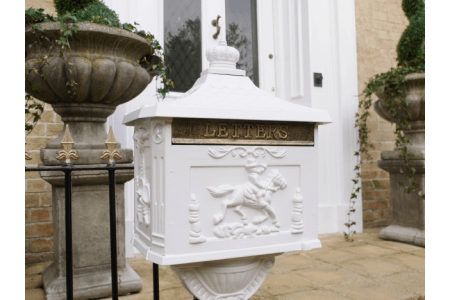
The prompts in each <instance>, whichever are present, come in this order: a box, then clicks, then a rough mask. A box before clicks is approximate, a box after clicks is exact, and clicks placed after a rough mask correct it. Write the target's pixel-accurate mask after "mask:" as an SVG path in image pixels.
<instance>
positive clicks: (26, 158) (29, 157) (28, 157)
mask: <svg viewBox="0 0 450 300" xmlns="http://www.w3.org/2000/svg"><path fill="white" fill-rule="evenodd" d="M26 145H27V141H26V140H25V146H26ZM31 159H33V158H32V157H31V155H30V153H28V151H27V150H25V160H31Z"/></svg>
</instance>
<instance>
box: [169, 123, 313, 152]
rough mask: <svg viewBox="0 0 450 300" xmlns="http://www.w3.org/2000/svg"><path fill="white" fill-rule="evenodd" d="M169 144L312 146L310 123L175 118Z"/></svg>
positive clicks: (311, 125) (311, 126)
mask: <svg viewBox="0 0 450 300" xmlns="http://www.w3.org/2000/svg"><path fill="white" fill-rule="evenodd" d="M172 144H209V145H211V144H212V145H217V144H235V145H252V144H254V145H302V146H314V123H305V122H302V123H300V122H278V121H250V120H217V119H184V118H183V119H181V118H178V119H173V123H172Z"/></svg>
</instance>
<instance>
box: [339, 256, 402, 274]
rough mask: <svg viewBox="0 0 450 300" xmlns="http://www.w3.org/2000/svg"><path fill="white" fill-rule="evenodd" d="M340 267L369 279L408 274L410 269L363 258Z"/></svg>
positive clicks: (375, 259)
mask: <svg viewBox="0 0 450 300" xmlns="http://www.w3.org/2000/svg"><path fill="white" fill-rule="evenodd" d="M340 266H342V267H344V268H346V269H348V270H352V271H353V272H356V273H358V274H360V275H363V276H365V277H368V278H377V277H381V276H386V275H391V274H396V273H399V272H407V271H408V270H409V269H407V268H406V267H403V266H400V265H398V264H392V263H389V262H386V261H383V260H380V259H377V258H362V259H357V260H351V261H347V262H344V263H341V264H340Z"/></svg>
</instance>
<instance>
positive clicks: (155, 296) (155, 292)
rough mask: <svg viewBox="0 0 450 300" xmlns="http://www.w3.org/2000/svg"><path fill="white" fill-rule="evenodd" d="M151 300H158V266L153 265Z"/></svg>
mask: <svg viewBox="0 0 450 300" xmlns="http://www.w3.org/2000/svg"><path fill="white" fill-rule="evenodd" d="M153 299H154V300H159V265H158V264H155V263H153Z"/></svg>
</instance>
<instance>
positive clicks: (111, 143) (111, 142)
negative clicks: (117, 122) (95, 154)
mask: <svg viewBox="0 0 450 300" xmlns="http://www.w3.org/2000/svg"><path fill="white" fill-rule="evenodd" d="M105 145H106V149H108V150H105V151H104V152H103V155H102V157H100V159H108V158H109V164H110V165H114V164H115V162H114V159H122V156H120V154H119V151H118V150H115V149H116V146H117V141H116V138H115V137H114V133H113V130H112V126H110V127H109V133H108V138H107V139H106V142H105Z"/></svg>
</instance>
